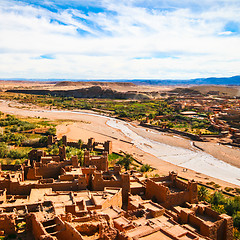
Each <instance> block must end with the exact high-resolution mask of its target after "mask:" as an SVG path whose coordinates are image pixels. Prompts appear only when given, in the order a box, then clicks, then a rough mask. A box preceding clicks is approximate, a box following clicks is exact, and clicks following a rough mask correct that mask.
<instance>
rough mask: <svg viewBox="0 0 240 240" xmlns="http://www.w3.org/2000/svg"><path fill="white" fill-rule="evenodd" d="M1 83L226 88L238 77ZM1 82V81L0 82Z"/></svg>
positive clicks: (239, 79)
mask: <svg viewBox="0 0 240 240" xmlns="http://www.w3.org/2000/svg"><path fill="white" fill-rule="evenodd" d="M2 80H3V81H8V82H10V81H18V82H19V81H22V82H23V83H26V82H38V83H40V82H42V83H43V82H45V83H49V84H56V86H59V87H61V86H79V85H81V86H84V85H89V84H90V85H92V86H103V87H105V86H108V87H112V86H114V85H115V86H116V85H118V86H127V85H128V84H129V86H133V85H134V84H136V85H159V86H168V85H170V86H175V85H227V86H240V75H239V76H233V77H222V78H215V77H209V78H196V79H188V80H186V79H185V80H184V79H183V80H174V79H169V80H162V79H151V80H148V79H99V80H85V79H78V80H77V79H17V78H15V79H14V78H13V79H2ZM0 82H1V80H0Z"/></svg>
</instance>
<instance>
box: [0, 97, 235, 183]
mask: <svg viewBox="0 0 240 240" xmlns="http://www.w3.org/2000/svg"><path fill="white" fill-rule="evenodd" d="M20 107H22V106H20ZM0 111H2V112H6V113H10V114H15V115H21V116H25V117H27V116H30V117H42V118H48V119H52V120H58V121H59V120H64V121H62V122H61V121H60V124H59V126H58V127H57V134H58V137H61V136H62V135H64V134H66V135H67V136H68V138H69V139H70V140H78V139H82V140H83V141H86V140H87V139H88V138H89V137H94V138H95V139H96V141H105V140H112V141H113V149H114V151H120V150H122V151H125V152H129V153H131V154H133V155H134V157H135V158H137V159H138V160H140V161H142V162H144V163H149V164H151V165H152V166H154V167H156V168H157V169H159V172H160V174H167V173H168V171H172V170H174V171H177V172H178V173H179V175H181V176H183V177H186V178H194V179H195V180H197V181H202V182H209V181H214V182H216V183H218V184H220V185H222V186H234V185H233V184H229V183H226V182H224V181H222V180H220V179H215V178H213V177H208V176H207V175H204V174H201V173H199V172H196V171H192V170H188V171H187V172H183V167H182V166H180V167H179V166H176V165H174V164H172V163H169V162H167V161H163V160H161V159H160V158H159V157H156V156H154V155H153V154H151V153H149V152H146V151H144V150H143V148H142V149H141V148H139V147H137V145H132V144H129V143H125V142H123V141H121V140H124V141H132V139H131V138H130V137H128V136H126V135H125V134H124V133H123V132H122V131H120V129H116V128H113V127H111V126H109V125H107V124H106V122H107V121H108V119H107V118H104V117H99V116H97V115H89V114H84V112H81V114H79V113H74V112H66V111H46V110H43V109H41V108H37V107H36V108H35V107H34V109H33V108H32V109H22V108H19V106H18V107H16V106H14V105H13V104H11V106H9V105H8V104H7V103H6V102H4V101H3V102H0ZM129 129H131V130H133V131H134V132H135V133H137V134H138V135H139V136H143V137H147V138H148V139H150V140H152V141H156V142H160V143H165V144H168V145H170V146H173V147H181V148H185V149H188V150H194V147H193V146H192V145H191V141H190V140H188V139H184V138H181V137H178V136H174V135H169V134H159V133H158V134H157V133H156V132H155V131H152V130H151V131H149V130H146V129H144V128H142V127H134V126H132V127H131V126H129ZM211 146H212V149H211ZM218 147H219V149H220V148H221V151H222V152H223V153H224V152H227V151H225V148H227V147H225V146H218ZM222 147H224V148H222ZM229 149H230V148H229ZM156 150H157V149H156ZM231 150H232V154H227V153H226V156H227V159H225V160H226V161H227V162H228V163H233V164H234V162H235V163H236V157H235V156H237V154H238V153H239V150H237V149H231ZM208 151H209V153H210V154H211V152H213V153H214V154H216V152H218V151H217V150H216V146H213V145H209V146H208ZM176 157H177V156H176ZM219 159H221V158H219ZM239 177H240V176H239Z"/></svg>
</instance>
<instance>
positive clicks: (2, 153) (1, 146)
mask: <svg viewBox="0 0 240 240" xmlns="http://www.w3.org/2000/svg"><path fill="white" fill-rule="evenodd" d="M7 152H8V149H7V144H6V143H4V142H0V158H4V157H6V155H7Z"/></svg>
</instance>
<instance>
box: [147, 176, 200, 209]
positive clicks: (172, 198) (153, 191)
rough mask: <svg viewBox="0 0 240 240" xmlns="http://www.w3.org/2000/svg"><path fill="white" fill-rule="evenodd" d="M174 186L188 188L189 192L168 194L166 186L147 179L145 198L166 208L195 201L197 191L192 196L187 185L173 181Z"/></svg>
mask: <svg viewBox="0 0 240 240" xmlns="http://www.w3.org/2000/svg"><path fill="white" fill-rule="evenodd" d="M174 184H176V185H177V188H178V187H179V188H180V189H186V188H187V187H188V188H190V190H184V191H179V190H178V191H176V192H170V190H169V188H168V187H167V186H164V185H163V184H161V183H157V182H154V181H153V180H151V179H148V180H147V183H146V198H147V199H154V200H157V201H158V203H160V204H161V205H163V206H164V207H166V208H169V207H171V206H176V205H181V204H183V203H184V202H191V203H192V202H196V201H197V198H196V197H197V191H196V192H194V193H193V194H192V190H191V187H189V186H188V184H185V183H182V181H180V180H178V179H177V180H175V179H174ZM174 184H173V185H174ZM190 184H191V183H190ZM179 188H178V189H179ZM195 195H196V196H195Z"/></svg>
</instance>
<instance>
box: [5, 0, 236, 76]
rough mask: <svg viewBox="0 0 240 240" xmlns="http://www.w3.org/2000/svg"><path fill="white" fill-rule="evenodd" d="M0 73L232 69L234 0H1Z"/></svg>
mask: <svg viewBox="0 0 240 240" xmlns="http://www.w3.org/2000/svg"><path fill="white" fill-rule="evenodd" d="M0 22H1V24H0V78H69V79H137V78H140V79H189V78H198V77H212V76H214V77H222V76H232V75H239V74H240V72H239V66H240V1H239V0H201V1H199V0H182V1H179V0H149V1H143V0H121V1H119V0H118V1H115V0H95V1H93V0H89V1H87V0H68V1H64V0H41V1H40V0H30V1H27V0H15V1H14V0H1V1H0Z"/></svg>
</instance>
